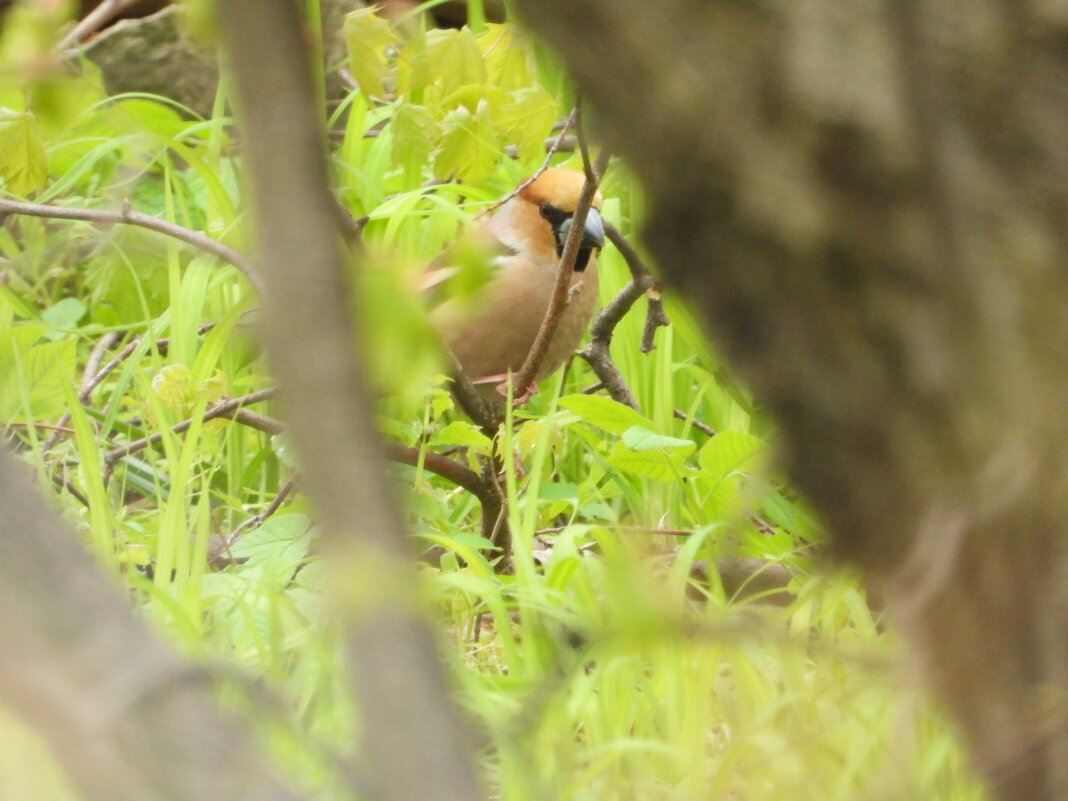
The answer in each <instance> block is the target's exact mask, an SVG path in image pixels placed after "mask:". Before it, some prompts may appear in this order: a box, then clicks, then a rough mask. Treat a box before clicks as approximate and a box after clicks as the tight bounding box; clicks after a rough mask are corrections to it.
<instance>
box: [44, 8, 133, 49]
mask: <svg viewBox="0 0 1068 801" xmlns="http://www.w3.org/2000/svg"><path fill="white" fill-rule="evenodd" d="M138 2H139V0H103V2H102V3H101V4H100V5H98V6H97V7H96V8H94V9H93V10H92V11H90V12H89V13H88V14H86V15H85V17H84V18H82V20H81V21H79V22H78V24H77V25H75V26H74V27H73V28H71V30H70V32H69V33H68V34H67V35H66V36H64V37H63V38H62V39H60V41H59V45H58V47H57V49H58V50H59V51H60V52H61V53H62V52H64V51H67V50H69V49H70V48H72V47H75V46H77V45H78V44H80V43H82V42H83V41H85V40H86V39H88V38H89V37H90V36H92V35H93V34H94V33H96V32H97V31H99V30H100V29H101V28H103V27H104V26H105V25H107V24H108V23H109V22H111V21H112V20H113V19H115V17H117V16H118V15H119V14H121V13H122V12H123V11H125V10H126V9H128V8H130V7H131V6H134V5H137V3H138Z"/></svg>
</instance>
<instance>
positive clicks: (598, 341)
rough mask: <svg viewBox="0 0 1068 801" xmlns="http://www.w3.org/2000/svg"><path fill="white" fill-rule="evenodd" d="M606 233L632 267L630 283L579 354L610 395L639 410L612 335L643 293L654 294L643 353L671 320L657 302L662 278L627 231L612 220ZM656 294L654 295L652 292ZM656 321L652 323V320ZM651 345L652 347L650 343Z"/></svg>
mask: <svg viewBox="0 0 1068 801" xmlns="http://www.w3.org/2000/svg"><path fill="white" fill-rule="evenodd" d="M604 232H605V236H606V237H607V238H608V240H609V241H610V242H611V243H612V244H613V245H615V246H616V248H617V249H618V250H619V252H620V254H622V256H623V259H624V261H626V263H627V267H628V268H629V269H630V274H631V280H630V282H629V283H628V284H627V285H626V286H624V287H623V289H621V290H620V291H619V294H617V295H616V296H615V297H614V298H613V299H612V301H611V302H610V303H609V304H608V305H607V306H605V307H604V308H603V309H601V311H600V313H599V314H598V315H597V318H596V319H595V320H594V321H593V326H592V327H591V329H590V342H589V344H588V345H586V347H585V348H583V349H582V350H580V351H579V356H581V357H582V358H583V359H585V360H586V362H587V363H588V364H589V365H590V367H591V368H592V369H593V372H594V373H595V374H596V375H597V377H598V378H599V379H600V380H601V383H603V384H604V385H605V388H606V389H607V390H608V394H609V395H611V396H612V398H613V399H614V400H616V401H618V402H619V403H622V404H625V405H626V406H630V407H631V408H632V409H638V402H637V400H636V399H635V397H634V393H632V392H631V391H630V387H628V386H627V382H626V381H625V380H624V378H623V374H622V373H620V372H619V368H618V367H616V365H615V363H614V362H613V361H612V356H611V353H610V351H609V345H610V344H611V342H612V334H613V333H614V332H615V329H616V326H617V325H618V324H619V322H620V320H622V319H623V318H624V317H625V316H626V315H627V313H628V312H629V311H630V310H631V307H633V306H634V304H635V303H636V302H637V300H638V298H640V297H641V296H642V295H643V294H646V295H650V300H649V302H650V309H649V312H648V313H647V315H646V323H645V331H644V333H643V336H642V352H643V353H647V352H648V351H649V350H652V336H653V332H654V331H655V330H656V328H657V327H659V326H661V325H667V324H668V323H669V322H670V321H669V320H668V319H667V316H666V315H665V314H664V313H663V308H662V307H660V306H659V304H654V301H655V300H658V299H659V281H657V279H656V278H654V277H653V275H652V274H651V273H650V272H649V269H648V268H647V267H646V266H645V262H644V261H642V258H641V256H640V255H639V254H638V251H637V250H636V249H635V248H634V246H633V245H631V243H630V242H629V241H628V240H627V238H626V237H625V236H623V234H621V233H620V232H619V229H618V228H616V227H615V226H614V225H612V223H610V222H609V221H608V220H605V221H604ZM654 292H655V294H656V297H655V298H654V297H652V293H654ZM650 320H652V322H650ZM647 345H648V346H649V348H648V350H647V349H646V346H647Z"/></svg>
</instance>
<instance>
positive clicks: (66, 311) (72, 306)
mask: <svg viewBox="0 0 1068 801" xmlns="http://www.w3.org/2000/svg"><path fill="white" fill-rule="evenodd" d="M86 311H88V310H87V309H86V307H85V304H84V303H82V302H81V301H80V300H78V299H77V298H63V300H61V301H59V302H58V303H54V304H52V305H51V306H49V307H48V308H47V309H45V310H44V311H43V312H41V319H42V320H46V321H47V322H50V323H52V325H54V326H55V327H56V328H74V326H76V325H77V324H78V321H79V320H81V319H82V317H84V316H85V313H86Z"/></svg>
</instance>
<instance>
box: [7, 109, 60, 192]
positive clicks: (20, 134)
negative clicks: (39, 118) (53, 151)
mask: <svg viewBox="0 0 1068 801" xmlns="http://www.w3.org/2000/svg"><path fill="white" fill-rule="evenodd" d="M47 177H48V158H47V156H46V155H45V150H44V145H42V144H41V134H40V131H38V129H37V122H36V121H35V120H34V118H33V115H32V114H30V113H28V112H24V111H13V110H12V109H9V108H0V178H3V179H4V181H5V182H6V183H7V188H8V189H9V190H10V191H11V193H12V194H15V195H22V196H25V195H28V194H29V193H30V192H33V191H35V190H37V189H40V188H41V187H42V186H44V182H45V178H47Z"/></svg>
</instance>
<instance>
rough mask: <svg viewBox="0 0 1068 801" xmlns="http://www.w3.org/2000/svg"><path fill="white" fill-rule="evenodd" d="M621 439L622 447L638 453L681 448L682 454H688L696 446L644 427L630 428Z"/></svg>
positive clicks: (689, 441)
mask: <svg viewBox="0 0 1068 801" xmlns="http://www.w3.org/2000/svg"><path fill="white" fill-rule="evenodd" d="M622 439H623V444H624V445H626V446H627V447H628V448H630V449H631V450H632V451H637V452H639V453H641V452H643V451H655V450H660V449H663V448H681V449H683V451H682V452H684V453H689V452H690V451H691V450H693V449H694V448H695V447H696V446H697V443H695V442H693V441H691V440H688V439H679V438H678V437H669V436H666V435H665V434H657V433H656V432H655V431H650V430H649V429H648V428H646V427H645V426H631V427H630V428H628V429H627V430H626V431H624V432H623V437H622Z"/></svg>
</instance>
